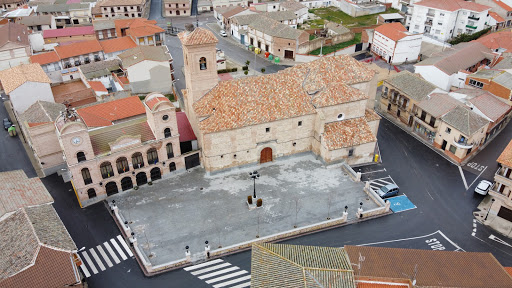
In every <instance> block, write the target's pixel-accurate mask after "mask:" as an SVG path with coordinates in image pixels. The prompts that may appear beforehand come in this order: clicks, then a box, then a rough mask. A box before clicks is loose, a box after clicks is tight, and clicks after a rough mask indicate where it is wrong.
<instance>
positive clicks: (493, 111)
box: [469, 93, 511, 124]
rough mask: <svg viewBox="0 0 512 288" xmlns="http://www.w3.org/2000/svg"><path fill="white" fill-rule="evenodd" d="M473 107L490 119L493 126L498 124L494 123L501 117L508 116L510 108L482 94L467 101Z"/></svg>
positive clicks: (492, 96)
mask: <svg viewBox="0 0 512 288" xmlns="http://www.w3.org/2000/svg"><path fill="white" fill-rule="evenodd" d="M469 102H471V103H472V104H473V105H475V107H476V108H477V109H478V110H480V111H481V112H482V113H483V114H484V115H485V116H487V117H488V118H490V119H491V120H492V121H493V122H495V123H493V124H498V123H496V121H497V120H498V119H500V118H501V117H504V116H506V115H508V113H509V112H510V109H511V107H510V106H509V105H508V104H507V103H505V102H503V101H501V100H499V99H498V97H496V96H494V95H492V94H490V93H483V94H482V95H480V96H478V97H475V98H473V99H471V100H469Z"/></svg>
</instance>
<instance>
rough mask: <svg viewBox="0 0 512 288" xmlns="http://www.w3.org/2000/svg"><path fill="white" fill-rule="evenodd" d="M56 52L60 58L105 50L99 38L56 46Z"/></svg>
mask: <svg viewBox="0 0 512 288" xmlns="http://www.w3.org/2000/svg"><path fill="white" fill-rule="evenodd" d="M54 49H55V52H57V54H58V55H59V57H60V59H66V58H70V57H75V56H80V55H84V54H89V53H94V52H98V51H101V50H103V47H101V45H100V42H99V41H98V40H89V41H82V42H78V43H73V44H69V45H59V46H55V48H54Z"/></svg>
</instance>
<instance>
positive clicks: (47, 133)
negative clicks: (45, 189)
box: [18, 100, 66, 176]
mask: <svg viewBox="0 0 512 288" xmlns="http://www.w3.org/2000/svg"><path fill="white" fill-rule="evenodd" d="M64 110H66V106H65V105H63V104H60V103H55V102H53V101H51V102H49V101H41V100H38V101H36V102H35V103H34V104H32V105H31V106H30V107H29V108H28V109H27V110H26V111H25V112H23V113H21V115H20V117H19V119H18V120H19V121H18V122H19V124H20V128H21V131H22V133H23V135H24V137H25V139H26V141H27V144H28V145H29V147H30V149H32V153H33V154H34V158H35V160H36V161H35V163H36V164H37V165H38V166H39V168H40V169H41V171H42V172H43V175H44V176H48V175H51V174H53V173H56V172H60V169H63V168H66V165H65V161H64V158H63V154H62V149H61V148H60V144H59V139H58V138H57V134H56V133H55V123H54V122H55V120H56V119H57V117H58V116H59V115H60V113H61V112H62V111H64Z"/></svg>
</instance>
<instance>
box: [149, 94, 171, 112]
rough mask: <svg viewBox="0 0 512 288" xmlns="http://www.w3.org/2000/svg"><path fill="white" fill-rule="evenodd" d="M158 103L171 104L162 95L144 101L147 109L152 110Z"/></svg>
mask: <svg viewBox="0 0 512 288" xmlns="http://www.w3.org/2000/svg"><path fill="white" fill-rule="evenodd" d="M160 102H171V101H169V99H167V98H166V97H163V95H162V96H157V97H152V98H151V99H149V100H148V101H146V105H148V107H149V109H151V110H153V107H155V105H156V104H158V103H160Z"/></svg>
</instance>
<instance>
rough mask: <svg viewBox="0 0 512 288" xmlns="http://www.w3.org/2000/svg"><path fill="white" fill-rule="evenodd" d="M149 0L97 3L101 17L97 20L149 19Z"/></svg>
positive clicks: (103, 1) (113, 0) (103, 0)
mask: <svg viewBox="0 0 512 288" xmlns="http://www.w3.org/2000/svg"><path fill="white" fill-rule="evenodd" d="M148 2H149V1H147V0H100V1H98V2H97V3H96V8H97V9H99V13H100V14H99V15H94V16H95V18H99V17H101V18H106V19H111V18H122V17H128V18H136V17H147V15H146V14H148V13H149V10H148V9H149V7H148Z"/></svg>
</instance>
